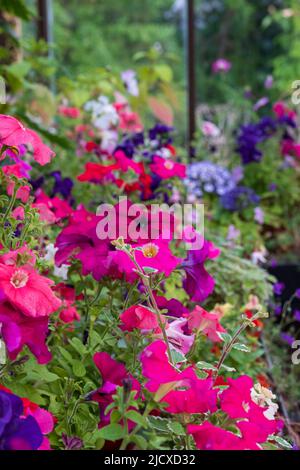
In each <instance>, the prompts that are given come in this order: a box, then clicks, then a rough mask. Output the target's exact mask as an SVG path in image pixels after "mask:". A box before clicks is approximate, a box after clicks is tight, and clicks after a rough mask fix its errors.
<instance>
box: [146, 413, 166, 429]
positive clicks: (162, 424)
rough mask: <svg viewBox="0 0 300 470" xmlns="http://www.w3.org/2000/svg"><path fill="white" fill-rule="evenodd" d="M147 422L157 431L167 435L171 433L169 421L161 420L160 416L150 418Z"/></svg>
mask: <svg viewBox="0 0 300 470" xmlns="http://www.w3.org/2000/svg"><path fill="white" fill-rule="evenodd" d="M147 421H148V422H149V424H150V426H151V427H152V428H154V429H156V430H157V431H160V432H166V433H169V432H170V430H169V428H168V424H169V420H168V419H164V418H161V417H160V416H148V418H147Z"/></svg>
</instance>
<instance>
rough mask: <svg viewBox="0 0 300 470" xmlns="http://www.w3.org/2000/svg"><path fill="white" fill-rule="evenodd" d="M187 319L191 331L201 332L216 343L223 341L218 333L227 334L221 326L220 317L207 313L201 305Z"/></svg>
mask: <svg viewBox="0 0 300 470" xmlns="http://www.w3.org/2000/svg"><path fill="white" fill-rule="evenodd" d="M187 317H188V327H189V329H190V330H191V331H201V332H202V333H203V334H204V335H205V336H207V337H208V338H209V339H210V340H211V341H213V342H214V343H217V342H220V341H221V338H220V336H219V334H218V333H226V330H225V329H224V328H223V327H222V325H221V324H220V315H218V314H217V313H210V312H207V311H206V310H204V308H202V307H200V306H199V305H197V306H196V307H195V309H194V310H193V311H192V312H191V313H190V314H188V315H187Z"/></svg>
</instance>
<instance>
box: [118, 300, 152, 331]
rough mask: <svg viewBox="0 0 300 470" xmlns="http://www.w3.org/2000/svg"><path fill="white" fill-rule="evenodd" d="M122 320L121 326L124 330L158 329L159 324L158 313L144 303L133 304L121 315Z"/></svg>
mask: <svg viewBox="0 0 300 470" xmlns="http://www.w3.org/2000/svg"><path fill="white" fill-rule="evenodd" d="M120 320H121V321H122V323H121V326H120V328H121V329H122V330H124V331H133V330H134V329H138V330H144V331H149V330H156V329H157V328H158V327H159V325H158V320H157V315H156V314H155V313H154V312H152V311H151V310H149V309H148V308H145V307H143V306H142V305H132V306H131V307H129V308H128V309H127V310H125V311H124V312H123V313H121V315H120Z"/></svg>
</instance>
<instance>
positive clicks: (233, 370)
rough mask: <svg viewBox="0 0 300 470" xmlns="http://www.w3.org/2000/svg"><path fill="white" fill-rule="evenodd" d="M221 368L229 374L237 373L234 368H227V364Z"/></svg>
mask: <svg viewBox="0 0 300 470" xmlns="http://www.w3.org/2000/svg"><path fill="white" fill-rule="evenodd" d="M221 368H223V369H224V370H226V371H227V372H236V369H235V368H234V367H229V366H225V364H222V365H221Z"/></svg>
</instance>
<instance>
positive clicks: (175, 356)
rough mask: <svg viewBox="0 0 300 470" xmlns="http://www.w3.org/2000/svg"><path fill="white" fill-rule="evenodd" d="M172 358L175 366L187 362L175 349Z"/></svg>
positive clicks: (172, 351)
mask: <svg viewBox="0 0 300 470" xmlns="http://www.w3.org/2000/svg"><path fill="white" fill-rule="evenodd" d="M171 356H172V358H173V362H174V364H177V363H178V362H186V357H185V356H184V355H183V354H182V353H180V352H179V351H176V350H175V349H172V350H171Z"/></svg>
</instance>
